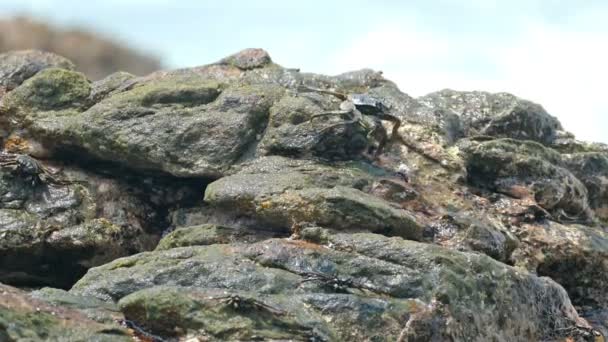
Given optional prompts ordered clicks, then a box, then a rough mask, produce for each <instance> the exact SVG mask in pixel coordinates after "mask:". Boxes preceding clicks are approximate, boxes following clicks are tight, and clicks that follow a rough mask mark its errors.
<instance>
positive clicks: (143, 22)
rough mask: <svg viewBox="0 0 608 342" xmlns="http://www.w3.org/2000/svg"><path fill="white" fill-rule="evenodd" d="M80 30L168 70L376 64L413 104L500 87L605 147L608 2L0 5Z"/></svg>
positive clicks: (74, 1) (16, 0)
mask: <svg viewBox="0 0 608 342" xmlns="http://www.w3.org/2000/svg"><path fill="white" fill-rule="evenodd" d="M17 14H27V15H31V16H35V17H39V18H42V19H45V20H48V21H50V22H52V23H56V24H59V25H63V26H68V27H81V28H85V29H89V30H95V31H98V32H100V33H101V34H102V35H105V36H107V37H109V38H113V39H118V40H120V41H122V42H124V43H126V44H127V45H129V46H132V47H135V48H137V49H143V50H144V51H148V52H149V53H152V54H155V55H158V56H159V57H161V59H162V60H163V62H164V64H165V66H166V67H168V68H175V67H187V66H196V65H202V64H207V63H210V62H213V61H216V60H218V59H220V58H222V57H224V56H227V55H229V54H232V53H234V52H236V51H239V50H241V49H243V48H248V47H260V48H264V49H266V50H267V51H269V53H270V55H271V57H272V58H273V60H274V61H275V62H277V63H279V64H281V65H283V66H286V67H297V68H300V69H301V70H302V71H306V72H316V73H326V74H339V73H342V72H346V71H349V70H355V69H361V68H373V69H376V70H382V71H383V72H384V76H385V77H386V78H388V79H390V80H392V81H394V82H395V83H397V85H398V86H399V88H400V89H401V90H402V91H403V92H406V93H408V94H410V95H412V96H422V95H424V94H427V93H429V92H433V91H437V90H441V89H444V88H451V89H455V90H485V91H490V92H500V91H506V92H509V93H512V94H515V95H517V96H519V97H522V98H525V99H529V100H532V101H534V102H538V103H540V104H542V105H543V106H544V107H545V109H546V110H547V111H548V112H549V113H550V114H552V115H555V116H557V117H558V118H559V119H560V120H561V122H562V124H563V126H564V127H565V128H566V130H568V131H571V132H573V133H575V134H576V136H577V137H578V138H580V139H583V140H590V141H602V142H605V143H608V101H606V100H605V98H607V97H608V96H606V92H607V91H608V87H607V86H606V82H608V20H606V18H608V1H605V0H578V1H573V0H564V1H562V0H468V1H467V0H460V1H458V0H426V1H424V0H384V1H379V0H376V1H372V0H346V1H340V0H337V1H336V0H334V1H330V0H323V1H319V0H307V1H286V0H258V1H248V0H223V1H205V0H181V1H180V0H105V1H101V0H100V1H82V0H63V1H62V0H0V15H3V16H10V15H17Z"/></svg>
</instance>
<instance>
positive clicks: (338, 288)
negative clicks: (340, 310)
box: [300, 272, 374, 293]
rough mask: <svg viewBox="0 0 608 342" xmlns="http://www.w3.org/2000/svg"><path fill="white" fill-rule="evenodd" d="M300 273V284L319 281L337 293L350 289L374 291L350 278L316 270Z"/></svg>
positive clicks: (346, 291)
mask: <svg viewBox="0 0 608 342" xmlns="http://www.w3.org/2000/svg"><path fill="white" fill-rule="evenodd" d="M301 275H302V276H303V277H304V279H303V280H301V281H300V284H303V283H306V282H319V283H321V284H322V285H323V286H324V287H327V288H329V289H331V290H332V291H334V292H337V293H350V291H351V289H357V290H361V291H372V292H374V289H372V288H370V287H369V286H366V285H365V284H360V283H358V282H356V281H354V280H353V279H351V278H346V277H340V276H335V275H328V274H324V273H316V272H306V273H302V274H301Z"/></svg>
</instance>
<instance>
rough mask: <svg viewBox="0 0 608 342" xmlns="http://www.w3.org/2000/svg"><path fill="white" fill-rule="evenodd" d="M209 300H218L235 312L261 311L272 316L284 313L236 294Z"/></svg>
mask: <svg viewBox="0 0 608 342" xmlns="http://www.w3.org/2000/svg"><path fill="white" fill-rule="evenodd" d="M209 299H213V300H219V301H220V302H221V303H223V304H226V305H228V306H229V307H231V308H233V309H235V310H261V311H266V312H269V313H271V314H273V315H278V316H283V315H285V314H286V312H285V311H283V310H281V309H278V308H275V307H273V306H270V305H268V304H266V303H264V302H261V301H259V300H257V299H254V298H248V297H243V296H240V295H237V294H227V295H225V296H219V297H210V298H209Z"/></svg>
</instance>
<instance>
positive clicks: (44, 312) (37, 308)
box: [0, 284, 133, 342]
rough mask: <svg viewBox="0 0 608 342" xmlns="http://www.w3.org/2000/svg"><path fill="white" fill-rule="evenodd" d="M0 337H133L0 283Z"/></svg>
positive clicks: (80, 340) (81, 340)
mask: <svg viewBox="0 0 608 342" xmlns="http://www.w3.org/2000/svg"><path fill="white" fill-rule="evenodd" d="M0 340H1V341H75V342H76V341H78V342H86V341H100V342H102V341H107V342H113V341H125V342H128V341H133V339H132V337H131V335H130V334H129V332H128V331H127V330H126V329H123V328H120V327H119V326H117V325H115V324H102V323H98V322H96V321H94V320H91V319H89V318H88V317H87V316H86V315H85V314H84V313H82V312H80V311H78V310H76V309H72V308H69V307H66V306H63V305H62V306H55V305H52V304H49V303H47V302H45V301H43V300H40V299H36V298H33V297H32V296H30V295H28V294H27V293H26V292H24V291H21V290H18V289H16V288H14V287H10V286H6V285H2V284H0Z"/></svg>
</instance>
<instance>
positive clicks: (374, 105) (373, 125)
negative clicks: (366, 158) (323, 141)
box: [298, 85, 401, 158]
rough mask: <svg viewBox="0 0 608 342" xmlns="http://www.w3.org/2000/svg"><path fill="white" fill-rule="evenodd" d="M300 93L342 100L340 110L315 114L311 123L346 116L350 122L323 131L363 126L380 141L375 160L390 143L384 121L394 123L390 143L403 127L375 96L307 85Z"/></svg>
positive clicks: (301, 87) (302, 86)
mask: <svg viewBox="0 0 608 342" xmlns="http://www.w3.org/2000/svg"><path fill="white" fill-rule="evenodd" d="M298 91H300V92H316V93H321V94H328V95H332V96H335V97H337V98H338V99H340V100H342V103H341V104H340V109H339V110H333V111H328V112H323V113H319V114H315V115H313V116H312V117H311V118H310V121H312V120H314V119H315V118H318V117H323V116H331V115H338V116H345V117H347V118H348V120H346V121H344V122H340V123H337V124H334V125H331V126H329V127H326V128H324V129H323V131H327V130H330V129H333V128H334V127H337V126H345V125H350V124H358V125H361V126H363V128H364V129H366V130H368V131H369V133H368V137H372V136H373V137H375V138H376V139H377V140H378V147H377V148H376V151H375V152H374V158H377V157H378V156H379V155H380V154H382V151H383V150H384V147H385V146H386V144H387V142H389V138H388V134H387V133H386V130H385V129H384V127H383V126H382V122H381V121H382V120H386V121H390V122H392V123H393V130H392V133H391V137H390V141H393V140H394V139H395V138H396V137H397V130H398V129H399V127H400V126H401V120H399V119H398V118H397V117H395V116H393V115H390V114H388V107H386V106H385V105H384V103H382V101H380V100H379V99H377V98H375V97H373V96H370V95H368V94H343V93H339V92H336V91H333V90H329V89H320V88H314V87H309V86H306V85H301V86H299V87H298ZM364 115H365V116H364ZM366 116H367V117H371V118H372V122H369V120H366Z"/></svg>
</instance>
